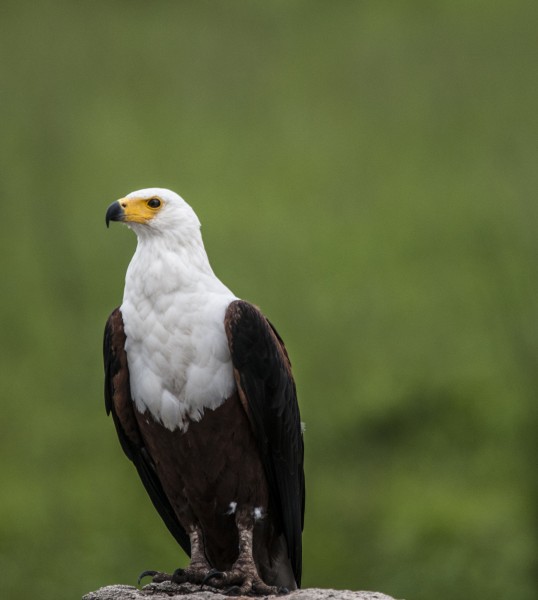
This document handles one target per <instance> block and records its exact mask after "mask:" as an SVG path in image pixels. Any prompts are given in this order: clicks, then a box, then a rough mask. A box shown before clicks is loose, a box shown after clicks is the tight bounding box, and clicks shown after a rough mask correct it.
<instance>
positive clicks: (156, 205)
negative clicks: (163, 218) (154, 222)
mask: <svg viewBox="0 0 538 600" xmlns="http://www.w3.org/2000/svg"><path fill="white" fill-rule="evenodd" d="M147 204H148V206H149V207H150V208H159V206H161V201H160V200H159V198H150V199H149V200H148V202H147Z"/></svg>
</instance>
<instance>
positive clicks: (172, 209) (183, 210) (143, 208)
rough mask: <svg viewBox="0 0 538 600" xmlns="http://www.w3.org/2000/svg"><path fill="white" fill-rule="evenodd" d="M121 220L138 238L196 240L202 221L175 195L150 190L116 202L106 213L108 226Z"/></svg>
mask: <svg viewBox="0 0 538 600" xmlns="http://www.w3.org/2000/svg"><path fill="white" fill-rule="evenodd" d="M110 221H121V222H123V223H125V224H126V225H127V226H128V227H130V228H131V229H132V230H133V231H134V232H135V233H136V234H137V236H138V237H139V238H140V237H154V236H161V235H165V236H170V235H171V236H172V237H175V238H177V239H179V240H181V239H183V240H192V239H193V238H198V237H199V236H200V233H199V232H200V221H199V219H198V217H197V216H196V213H195V212H194V211H193V210H192V208H191V207H190V206H189V205H188V204H187V203H186V202H185V200H183V198H181V196H179V195H178V194H176V193H175V192H172V191H170V190H166V189H163V188H147V189H144V190H138V191H136V192H131V193H130V194H128V195H127V196H125V198H120V200H117V201H116V202H113V203H112V204H111V205H110V206H109V207H108V210H107V213H106V224H107V227H108V224H109V222H110Z"/></svg>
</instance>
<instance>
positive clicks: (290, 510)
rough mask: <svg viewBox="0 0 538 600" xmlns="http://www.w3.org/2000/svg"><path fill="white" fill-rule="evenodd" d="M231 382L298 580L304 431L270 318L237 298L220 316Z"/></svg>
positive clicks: (283, 353) (287, 366)
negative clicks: (249, 426) (231, 369)
mask: <svg viewBox="0 0 538 600" xmlns="http://www.w3.org/2000/svg"><path fill="white" fill-rule="evenodd" d="M225 327H226V335H227V336H228V343H229V346H230V352H231V354H232V362H233V366H234V373H235V378H236V383H237V386H238V388H239V392H240V395H241V397H242V398H243V399H245V401H246V404H247V405H248V408H247V412H248V413H249V419H250V422H251V424H252V427H253V430H254V434H255V436H256V440H257V443H258V448H259V451H260V454H261V459H262V462H263V466H264V469H265V474H266V477H267V481H268V484H269V490H270V495H271V503H272V508H273V511H274V512H276V516H277V519H278V520H277V526H280V527H281V528H282V532H283V533H284V537H285V538H286V542H287V545H288V554H289V557H290V561H291V565H292V569H293V573H294V575H295V580H296V582H297V585H298V586H300V584H301V565H302V544H301V533H302V529H303V519H304V497H305V488H304V471H303V455H304V449H303V436H302V432H301V418H300V415H299V406H298V404H297V396H296V393H295V383H294V381H293V377H292V374H291V365H290V362H289V359H288V355H287V353H286V349H285V348H284V344H283V342H282V340H281V338H280V336H279V335H278V333H277V332H276V330H275V329H274V327H273V326H272V325H271V323H269V321H268V320H267V319H266V318H265V317H264V316H263V315H262V314H261V312H260V311H259V310H258V309H257V308H256V307H254V306H253V305H252V304H249V303H248V302H243V301H241V300H236V301H234V302H232V303H231V304H230V306H229V307H228V310H227V311H226V317H225Z"/></svg>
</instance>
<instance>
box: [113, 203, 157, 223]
mask: <svg viewBox="0 0 538 600" xmlns="http://www.w3.org/2000/svg"><path fill="white" fill-rule="evenodd" d="M118 203H119V204H120V206H121V207H122V208H123V214H124V219H123V220H124V221H125V222H127V223H147V222H148V221H151V219H153V217H154V216H155V215H156V214H157V213H158V212H159V210H160V209H161V207H162V205H163V201H162V200H161V199H160V198H158V197H157V196H154V197H152V198H122V199H121V200H118Z"/></svg>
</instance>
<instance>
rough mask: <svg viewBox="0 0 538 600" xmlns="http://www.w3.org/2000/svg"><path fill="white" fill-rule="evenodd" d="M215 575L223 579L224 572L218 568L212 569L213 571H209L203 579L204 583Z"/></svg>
mask: <svg viewBox="0 0 538 600" xmlns="http://www.w3.org/2000/svg"><path fill="white" fill-rule="evenodd" d="M213 577H217V578H218V579H221V578H222V577H224V573H223V572H222V571H219V570H217V569H211V571H209V572H208V573H207V575H206V576H205V577H204V578H203V579H202V585H206V584H207V582H208V581H209V580H210V579H213Z"/></svg>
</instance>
